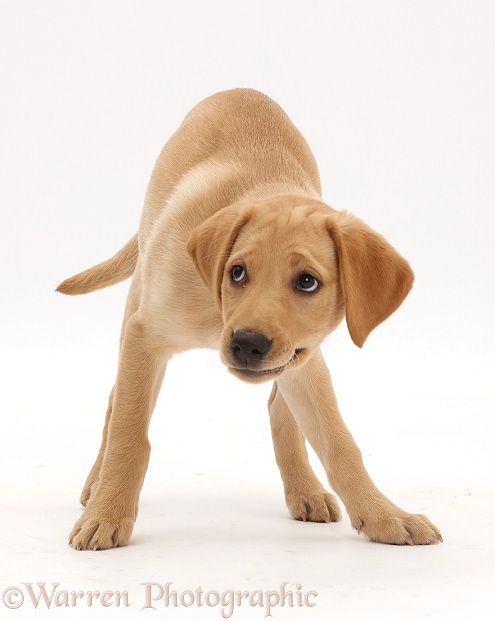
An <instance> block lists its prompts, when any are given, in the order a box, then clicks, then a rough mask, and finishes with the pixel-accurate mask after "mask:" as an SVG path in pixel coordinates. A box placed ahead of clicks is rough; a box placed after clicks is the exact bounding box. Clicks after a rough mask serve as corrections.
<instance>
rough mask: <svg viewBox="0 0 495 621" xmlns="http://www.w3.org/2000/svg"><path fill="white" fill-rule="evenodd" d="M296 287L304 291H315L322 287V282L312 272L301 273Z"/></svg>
mask: <svg viewBox="0 0 495 621" xmlns="http://www.w3.org/2000/svg"><path fill="white" fill-rule="evenodd" d="M296 288H297V289H299V291H304V293H314V292H315V291H317V290H318V289H319V288H320V283H319V281H318V280H316V278H315V277H314V276H311V274H301V276H299V278H298V279H297V284H296Z"/></svg>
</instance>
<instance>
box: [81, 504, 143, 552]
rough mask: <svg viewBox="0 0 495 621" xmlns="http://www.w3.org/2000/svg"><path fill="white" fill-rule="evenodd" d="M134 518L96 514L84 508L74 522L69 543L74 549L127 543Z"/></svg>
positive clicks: (98, 547) (97, 548)
mask: <svg viewBox="0 0 495 621" xmlns="http://www.w3.org/2000/svg"><path fill="white" fill-rule="evenodd" d="M133 527H134V520H133V519H132V518H131V517H110V516H106V515H98V514H95V512H92V511H91V510H90V509H86V511H85V512H84V513H83V515H82V516H81V517H80V518H79V520H78V521H77V522H76V524H75V526H74V528H73V529H72V532H71V534H70V535H69V544H70V545H72V547H73V548H75V549H76V550H107V549H109V548H116V547H118V546H125V545H127V544H128V543H129V539H130V538H131V534H132V529H133Z"/></svg>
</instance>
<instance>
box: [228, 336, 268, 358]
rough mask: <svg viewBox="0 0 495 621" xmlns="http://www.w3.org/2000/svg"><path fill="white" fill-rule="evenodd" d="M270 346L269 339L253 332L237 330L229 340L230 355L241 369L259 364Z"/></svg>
mask: <svg viewBox="0 0 495 621" xmlns="http://www.w3.org/2000/svg"><path fill="white" fill-rule="evenodd" d="M271 346H272V342H271V341H270V339H268V338H267V337H266V336H265V335H264V334H261V333H260V332H254V331H253V330H237V331H236V332H234V334H233V335H232V338H231V339H230V349H231V351H232V355H233V356H234V358H235V360H237V362H240V363H241V364H242V366H243V367H245V366H249V365H252V364H256V363H258V362H261V360H263V358H264V357H265V356H266V354H267V353H268V352H269V351H270V348H271Z"/></svg>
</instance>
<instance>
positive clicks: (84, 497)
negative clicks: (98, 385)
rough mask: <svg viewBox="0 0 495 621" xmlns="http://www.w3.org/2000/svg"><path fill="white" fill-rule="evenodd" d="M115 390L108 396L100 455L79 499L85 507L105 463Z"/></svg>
mask: <svg viewBox="0 0 495 621" xmlns="http://www.w3.org/2000/svg"><path fill="white" fill-rule="evenodd" d="M114 390H115V386H114V387H113V388H112V392H111V393H110V397H109V398H108V408H107V413H106V415H105V425H104V427H103V433H102V439H101V445H100V450H99V451H98V456H97V457H96V461H95V463H94V464H93V467H92V468H91V470H90V471H89V474H88V477H87V479H86V483H85V484H84V487H83V490H82V492H81V497H80V499H79V501H80V503H81V504H82V506H83V507H85V506H86V505H87V504H88V502H89V499H90V498H91V494H92V493H93V492H94V490H95V489H96V486H97V485H98V477H99V476H100V469H101V464H102V463H103V458H104V456H105V449H106V447H107V438H108V425H109V423H110V417H111V416H112V407H113V393H114Z"/></svg>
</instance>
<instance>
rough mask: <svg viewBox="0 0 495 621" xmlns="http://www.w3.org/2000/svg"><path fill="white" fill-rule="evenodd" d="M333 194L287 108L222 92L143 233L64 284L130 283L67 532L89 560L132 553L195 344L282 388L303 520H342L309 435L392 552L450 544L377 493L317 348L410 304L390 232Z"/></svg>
mask: <svg viewBox="0 0 495 621" xmlns="http://www.w3.org/2000/svg"><path fill="white" fill-rule="evenodd" d="M320 192H321V188H320V179H319V175H318V168H317V165H316V162H315V160H314V158H313V155H312V153H311V151H310V149H309V147H308V145H307V143H306V141H305V140H304V138H303V137H302V136H301V134H300V133H299V132H298V130H297V129H296V128H295V127H294V125H293V124H292V123H291V121H290V120H289V118H288V117H287V115H286V114H285V113H284V112H283V110H282V109H281V108H280V107H279V106H278V105H277V104H276V103H275V102H273V101H272V100H271V99H269V98H268V97H266V96H265V95H263V94H261V93H259V92H257V91H254V90H249V89H237V90H232V91H226V92H223V93H218V94H216V95H213V96H212V97H209V98H207V99H206V100H204V101H202V102H201V103H200V104H199V105H197V106H196V107H195V108H194V109H193V110H192V111H191V112H190V113H189V114H188V115H187V117H186V118H185V120H184V122H183V123H182V125H181V126H180V127H179V129H178V131H177V132H176V133H175V134H174V135H173V136H172V137H171V138H170V140H169V141H168V142H167V144H166V145H165V147H164V148H163V150H162V152H161V154H160V156H159V158H158V161H157V163H156V165H155V168H154V170H153V174H152V177H151V181H150V184H149V187H148V191H147V193H146V198H145V203H144V209H143V214H142V218H141V223H140V227H139V232H138V233H137V235H136V236H135V237H133V238H132V239H131V240H130V241H129V242H128V243H127V244H126V245H125V246H124V248H122V250H120V251H119V252H118V253H117V254H116V255H115V256H114V257H112V258H111V259H108V260H107V261H104V262H103V263H100V264H99V265H96V266H95V267H93V268H91V269H88V270H86V271H85V272H82V273H81V274H78V275H76V276H73V277H72V278H69V279H68V280H66V281H64V282H63V283H62V284H61V285H60V286H59V287H58V291H61V292H62V293H66V294H69V295H76V294H81V293H88V292H90V291H94V290H96V289H100V288H102V287H107V286H109V285H113V284H115V283H117V282H119V281H121V280H124V279H126V278H128V277H130V276H132V282H131V287H130V291H129V297H128V301H127V306H126V311H125V317H124V322H123V327H122V335H121V342H120V356H119V368H118V375H117V380H116V383H115V386H114V388H113V390H112V392H111V394H110V400H109V405H108V410H107V415H106V420H105V427H104V429H103V440H102V444H101V448H100V451H99V454H98V457H97V459H96V462H95V464H94V466H93V468H92V469H91V471H90V473H89V476H88V479H87V481H86V484H85V486H84V489H83V492H82V496H81V502H82V504H83V505H85V507H86V509H85V511H84V513H83V514H82V516H81V517H80V519H79V520H78V521H77V523H76V524H75V526H74V529H73V530H72V532H71V534H70V542H71V544H72V545H73V546H74V547H75V548H76V549H77V550H98V549H105V548H113V547H116V546H123V545H126V544H127V543H128V541H129V539H130V537H131V533H132V529H133V525H134V522H135V520H136V516H137V511H138V499H139V493H140V490H141V487H142V484H143V480H144V476H145V473H146V469H147V466H148V460H149V455H150V444H149V441H148V425H149V422H150V417H151V414H152V412H153V408H154V406H155V402H156V399H157V395H158V391H159V390H160V385H161V382H162V379H163V375H164V372H165V366H166V364H167V361H168V360H169V359H170V358H171V357H172V356H173V355H174V354H176V353H178V352H182V351H185V350H188V349H191V348H195V347H208V348H213V349H218V350H220V356H221V359H222V361H223V362H224V363H225V364H226V365H227V367H228V369H229V370H230V371H231V372H232V373H233V374H234V375H235V376H236V377H238V378H240V379H242V380H245V381H247V382H253V383H256V382H266V381H270V380H271V381H273V390H272V393H271V396H270V400H269V411H270V422H271V428H272V435H273V444H274V447H275V456H276V460H277V464H278V466H279V468H280V473H281V476H282V480H283V484H284V489H285V499H286V502H287V506H288V508H289V511H290V513H291V515H292V516H293V517H294V518H296V519H299V520H308V521H314V522H334V521H337V520H339V519H340V509H339V506H338V503H337V501H336V499H335V497H334V496H332V495H331V494H328V493H327V492H326V490H325V489H324V487H323V486H322V485H321V483H320V482H319V481H318V479H317V478H316V476H315V474H314V472H313V470H312V469H311V467H310V465H309V463H308V457H307V453H306V449H305V438H307V440H308V441H309V442H310V444H311V446H312V447H313V448H314V450H315V451H316V453H317V455H318V457H319V458H320V460H321V462H322V464H323V465H324V467H325V470H326V473H327V475H328V480H329V482H330V485H331V486H332V488H333V489H334V490H335V492H336V493H337V494H338V495H339V496H340V498H341V500H342V502H343V503H344V505H345V508H346V510H347V512H348V514H349V516H350V519H351V523H352V526H353V527H354V528H355V529H356V530H357V531H358V532H363V533H365V534H366V535H367V536H368V537H369V538H370V539H371V540H372V541H380V542H383V543H392V544H409V545H413V544H432V543H437V542H438V541H441V540H442V539H441V535H440V533H439V531H438V530H437V528H436V527H435V526H434V525H433V524H432V523H431V522H430V521H429V520H428V519H427V518H426V517H425V516H423V515H412V514H410V513H406V512H405V511H403V510H402V509H400V508H399V507H397V506H395V505H394V504H393V503H392V502H391V501H390V500H388V499H387V498H386V497H385V496H384V495H383V494H382V493H381V492H380V491H379V490H378V489H377V488H376V487H375V485H374V483H373V482H372V480H371V479H370V477H369V475H368V473H367V471H366V469H365V467H364V465H363V461H362V458H361V453H360V451H359V449H358V447H357V446H356V444H355V443H354V440H353V438H352V436H351V434H350V433H349V431H348V430H347V428H346V426H345V424H344V422H343V420H342V418H341V416H340V413H339V410H338V407H337V402H336V399H335V395H334V392H333V389H332V383H331V380H330V375H329V373H328V370H327V368H326V366H325V363H324V361H323V357H322V355H321V353H320V345H321V343H322V341H323V340H324V339H325V337H326V336H328V334H330V333H331V332H332V330H334V329H335V327H336V326H337V325H338V324H339V323H340V321H341V320H342V319H343V317H344V316H345V318H346V321H347V325H348V328H349V332H350V335H351V337H352V340H353V341H354V343H355V344H356V345H358V346H359V347H361V346H362V345H363V343H364V341H365V340H366V337H367V336H368V334H369V333H370V331H371V330H373V329H374V328H375V327H376V326H377V325H378V324H379V323H381V322H382V321H383V320H384V319H386V318H387V317H388V316H389V315H390V314H391V313H393V312H394V311H395V310H396V309H397V307H398V306H399V305H400V304H401V302H402V301H403V299H404V298H405V296H406V295H407V293H408V292H409V290H410V288H411V285H412V282H413V273H412V271H411V269H410V267H409V265H408V264H407V262H406V261H405V260H404V259H403V258H402V257H401V256H399V254H397V252H396V251H395V250H394V249H393V248H392V247H391V246H390V245H389V244H388V243H387V242H386V241H385V239H384V238H383V237H381V236H380V235H378V234H377V233H375V232H373V231H372V230H371V229H370V228H369V227H368V226H367V225H366V224H364V223H363V222H362V221H360V220H358V219H357V218H355V217H354V216H352V215H351V214H348V213H345V212H338V211H335V210H334V209H332V208H331V207H329V206H328V205H326V204H325V203H323V202H322V200H321V198H320Z"/></svg>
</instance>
